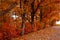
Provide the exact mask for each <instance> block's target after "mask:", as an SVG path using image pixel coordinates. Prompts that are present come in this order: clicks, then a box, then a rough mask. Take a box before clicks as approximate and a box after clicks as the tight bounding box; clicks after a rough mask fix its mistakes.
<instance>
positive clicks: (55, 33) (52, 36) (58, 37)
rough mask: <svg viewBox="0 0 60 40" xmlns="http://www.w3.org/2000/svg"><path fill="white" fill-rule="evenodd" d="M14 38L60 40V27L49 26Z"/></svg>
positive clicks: (19, 39) (17, 39)
mask: <svg viewBox="0 0 60 40" xmlns="http://www.w3.org/2000/svg"><path fill="white" fill-rule="evenodd" d="M13 40H60V28H56V27H53V28H47V29H43V30H39V31H37V32H33V33H29V34H27V35H24V36H22V37H19V38H16V39H13Z"/></svg>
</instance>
